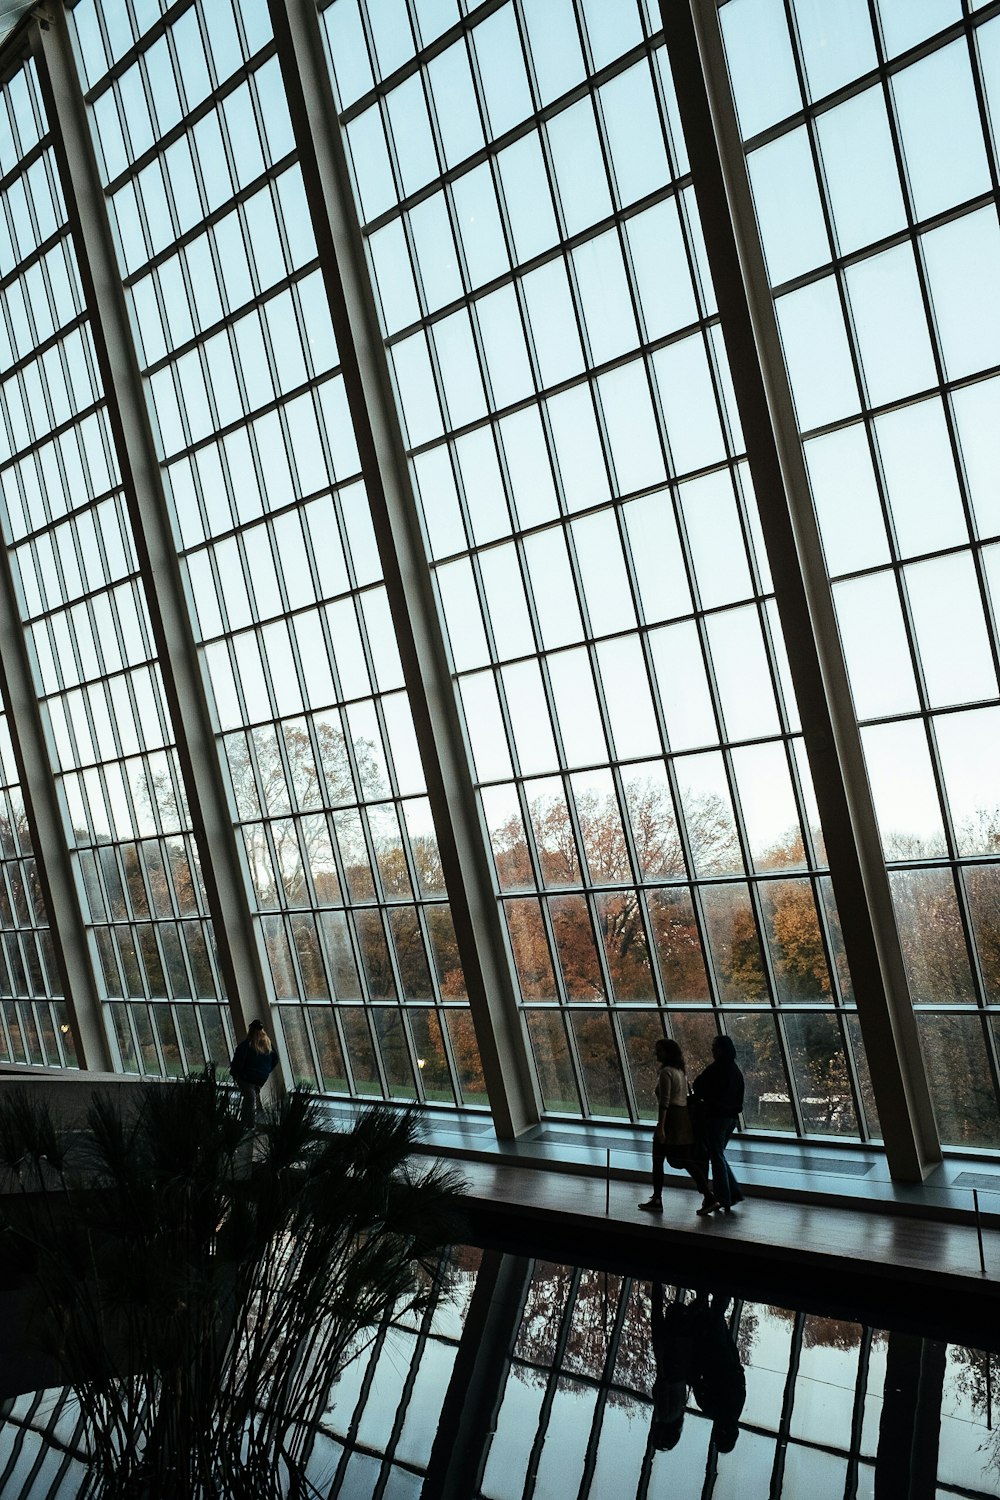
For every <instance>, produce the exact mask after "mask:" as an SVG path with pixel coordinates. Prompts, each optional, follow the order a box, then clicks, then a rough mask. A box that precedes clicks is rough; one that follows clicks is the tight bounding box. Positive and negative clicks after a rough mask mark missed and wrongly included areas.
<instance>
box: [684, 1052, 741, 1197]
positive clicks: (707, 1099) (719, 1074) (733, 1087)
mask: <svg viewBox="0 0 1000 1500" xmlns="http://www.w3.org/2000/svg"><path fill="white" fill-rule="evenodd" d="M712 1056H713V1058H714V1059H715V1061H714V1062H711V1063H709V1065H708V1067H707V1068H706V1069H705V1070H704V1072H702V1073H699V1074H698V1077H697V1078H696V1079H695V1081H694V1089H693V1092H694V1097H695V1099H696V1100H697V1101H698V1104H699V1106H700V1113H701V1121H700V1129H701V1133H702V1137H703V1139H704V1143H705V1146H706V1147H707V1149H708V1157H709V1161H710V1163H711V1167H712V1189H713V1193H714V1196H715V1199H716V1201H717V1203H718V1205H719V1207H720V1208H721V1209H722V1211H723V1212H724V1213H727V1214H729V1213H732V1211H733V1205H734V1204H736V1203H741V1202H742V1201H743V1194H742V1193H741V1192H740V1185H739V1183H738V1182H737V1181H736V1178H735V1177H734V1176H733V1171H732V1168H731V1167H730V1165H729V1163H728V1161H727V1160H726V1147H727V1146H728V1144H729V1139H730V1137H731V1135H732V1133H733V1131H734V1130H735V1129H736V1127H737V1125H738V1124H739V1115H740V1111H741V1110H742V1108H743V1092H744V1084H743V1074H742V1073H741V1072H740V1070H739V1068H738V1067H737V1065H736V1048H735V1047H734V1045H733V1039H732V1037H728V1036H717V1037H716V1038H715V1040H714V1042H713V1043H712Z"/></svg>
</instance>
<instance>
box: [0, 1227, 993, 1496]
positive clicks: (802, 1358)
mask: <svg viewBox="0 0 1000 1500" xmlns="http://www.w3.org/2000/svg"><path fill="white" fill-rule="evenodd" d="M914 1316H915V1319H916V1322H915V1324H914V1325H913V1326H912V1327H910V1328H908V1329H907V1330H906V1331H900V1330H895V1329H894V1330H884V1329H881V1328H878V1327H873V1326H870V1325H867V1326H866V1325H865V1324H864V1323H862V1322H854V1321H846V1320H843V1319H840V1318H833V1317H830V1316H827V1315H825V1314H824V1313H820V1312H815V1311H814V1312H810V1311H809V1310H808V1309H805V1310H803V1309H801V1308H799V1309H797V1310H793V1309H790V1308H787V1307H784V1306H782V1305H781V1304H780V1301H778V1302H773V1303H767V1302H763V1301H753V1302H751V1301H747V1300H740V1299H739V1298H736V1297H733V1296H732V1295H731V1294H730V1292H729V1291H728V1290H727V1288H726V1287H723V1286H718V1287H704V1286H703V1287H700V1288H699V1289H697V1290H695V1289H693V1288H690V1287H689V1288H684V1287H681V1286H677V1285H674V1284H672V1283H669V1282H665V1283H652V1284H651V1283H650V1282H648V1281H644V1280H638V1279H635V1278H632V1277H630V1276H627V1275H616V1274H612V1273H609V1272H604V1271H594V1270H587V1269H579V1268H575V1267H572V1266H569V1265H561V1264H555V1263H552V1262H548V1261H540V1260H531V1259H528V1258H525V1257H522V1256H514V1255H507V1254H502V1253H500V1252H499V1251H495V1250H488V1251H482V1250H479V1249H476V1248H472V1247H465V1248H462V1249H460V1250H459V1251H457V1252H456V1256H455V1268H454V1277H453V1283H452V1289H451V1293H450V1295H449V1296H447V1297H446V1298H444V1299H442V1300H441V1301H440V1302H439V1303H438V1305H437V1306H436V1307H435V1308H434V1309H433V1310H432V1311H431V1312H429V1313H428V1314H427V1315H425V1316H424V1317H423V1318H422V1319H421V1320H419V1321H413V1320H408V1319H403V1320H398V1321H397V1320H391V1321H389V1322H388V1323H386V1324H385V1325H384V1326H382V1327H381V1328H380V1329H379V1330H378V1332H377V1334H376V1336H375V1337H374V1339H372V1340H370V1342H369V1343H368V1344H367V1346H366V1347H365V1348H363V1349H362V1350H360V1351H359V1353H358V1355H357V1357H356V1358H355V1359H354V1360H353V1361H352V1362H351V1364H350V1365H349V1366H348V1367H347V1368H346V1369H345V1371H344V1372H343V1374H342V1376H341V1378H340V1379H339V1380H338V1381H337V1383H336V1385H335V1386H334V1388H333V1391H332V1392H331V1398H330V1403H329V1406H328V1409H327V1411H326V1413H325V1417H324V1419H323V1423H322V1426H321V1430H320V1431H319V1432H318V1433H317V1434H316V1439H315V1446H314V1449H313V1454H312V1461H311V1465H310V1478H311V1480H312V1482H313V1483H314V1484H315V1485H316V1488H317V1491H318V1493H319V1494H321V1495H323V1496H339V1497H345V1500H369V1497H371V1500H380V1497H385V1500H416V1497H418V1496H421V1495H422V1496H423V1497H424V1500H432V1497H437V1496H441V1497H446V1496H453V1497H456V1500H472V1497H483V1500H529V1497H534V1500H572V1497H580V1500H583V1497H608V1500H624V1497H631V1496H632V1495H635V1496H637V1497H643V1496H647V1495H648V1496H650V1497H660V1496H663V1497H667V1496H669V1497H671V1500H687V1497H691V1500H752V1497H755V1496H762V1497H779V1496H783V1497H786V1500H803V1497H808V1500H842V1497H853V1496H859V1497H867V1496H872V1497H874V1496H876V1495H878V1496H880V1497H881V1496H889V1495H893V1496H897V1495H914V1496H915V1495H920V1496H924V1495H926V1496H928V1497H932V1500H943V1497H945V1496H952V1495H954V1496H974V1497H976V1496H990V1497H995V1496H996V1495H997V1493H998V1490H1000V1431H998V1430H997V1421H998V1420H1000V1419H998V1418H997V1417H996V1414H995V1412H994V1407H993V1404H994V1399H995V1390H996V1383H997V1381H998V1379H1000V1356H998V1355H997V1354H995V1353H994V1354H992V1355H990V1354H987V1353H985V1352H984V1351H982V1350H979V1349H975V1348H970V1347H967V1346H962V1345H958V1344H946V1343H942V1342H938V1341H936V1340H931V1339H927V1338H924V1337H923V1336H922V1335H921V1334H920V1332H919V1309H915V1312H914ZM2 1410H3V1417H4V1424H3V1426H2V1427H0V1495H2V1497H3V1500H27V1497H30V1500H57V1497H58V1500H68V1497H70V1496H73V1495H75V1494H77V1492H78V1491H79V1489H80V1488H81V1486H82V1483H83V1478H84V1467H83V1463H82V1461H81V1457H80V1455H79V1452H78V1434H77V1421H76V1413H75V1408H74V1404H73V1401H72V1398H71V1397H70V1396H68V1395H67V1393H65V1392H62V1391H49V1392H44V1393H41V1394H35V1395H28V1396H21V1397H17V1398H15V1399H14V1400H12V1401H9V1402H7V1403H6V1404H5V1405H4V1407H3V1409H2Z"/></svg>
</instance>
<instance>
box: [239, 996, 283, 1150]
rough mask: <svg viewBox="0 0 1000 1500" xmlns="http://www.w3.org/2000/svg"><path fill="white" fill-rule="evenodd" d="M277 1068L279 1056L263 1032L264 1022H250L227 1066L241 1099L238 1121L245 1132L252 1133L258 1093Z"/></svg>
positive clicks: (258, 1100)
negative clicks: (250, 1131) (242, 1039)
mask: <svg viewBox="0 0 1000 1500" xmlns="http://www.w3.org/2000/svg"><path fill="white" fill-rule="evenodd" d="M277 1066H278V1054H277V1053H276V1052H275V1050H274V1047H273V1046H272V1045H271V1038H270V1037H269V1036H268V1034H267V1032H266V1031H265V1030H264V1023H263V1021H251V1022H250V1026H249V1029H248V1030H247V1034H246V1039H245V1040H244V1041H242V1042H240V1044H239V1046H238V1047H237V1049H236V1051H235V1052H234V1053H233V1060H232V1062H231V1063H230V1064H229V1071H230V1073H231V1074H232V1077H233V1082H234V1083H235V1084H236V1086H237V1088H238V1089H239V1091H240V1093H241V1095H242V1096H243V1106H242V1108H241V1110H240V1122H241V1124H242V1125H243V1127H244V1129H245V1130H252V1129H253V1127H254V1126H255V1125H256V1123H257V1109H258V1106H259V1104H260V1091H261V1089H262V1088H263V1087H264V1085H265V1083H266V1082H267V1080H268V1079H269V1078H270V1076H271V1074H272V1073H273V1072H274V1070H275V1068H276V1067H277Z"/></svg>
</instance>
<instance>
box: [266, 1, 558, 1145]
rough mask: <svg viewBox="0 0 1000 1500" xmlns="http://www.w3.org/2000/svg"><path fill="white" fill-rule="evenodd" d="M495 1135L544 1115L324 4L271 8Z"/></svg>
mask: <svg viewBox="0 0 1000 1500" xmlns="http://www.w3.org/2000/svg"><path fill="white" fill-rule="evenodd" d="M268 3H269V8H270V12H271V23H272V26H273V28H274V35H275V39H276V41H277V46H278V58H279V61H280V64H281V72H282V77H283V79H284V84H285V93H286V95H287V99H288V108H289V112H290V114H291V118H292V125H293V129H294V132H295V142H296V146H297V148H298V153H299V166H300V169H301V172H302V178H303V183H304V186H305V192H306V198H307V201H308V203H309V211H310V215H311V218H312V226H313V232H314V234H315V237H316V244H317V246H318V249H319V258H320V264H321V266H322V269H323V276H324V280H325V283H326V291H327V296H328V298H329V302H330V313H331V317H332V320H333V328H334V332H335V334H336V338H337V348H338V350H339V351H340V358H341V364H342V368H343V375H344V385H345V389H346V393H347V400H348V404H349V407H350V411H351V418H352V421H353V423H354V434H355V438H356V440H357V445H358V451H359V453H360V455H361V465H362V471H363V473H364V477H365V484H366V488H367V492H368V498H369V502H370V505H371V514H372V524H373V526H374V529H375V535H376V539H377V542H378V548H379V556H380V558H381V562H382V568H383V573H384V576H385V585H386V591H387V593H388V598H389V607H390V610H391V613H392V620H393V626H394V628H395V631H396V642H397V645H398V648H399V655H400V659H401V661H402V665H403V674H404V678H405V682H406V688H407V693H408V696H409V701H410V709H411V711H412V714H413V723H414V728H415V730H416V736H417V743H418V744H419V747H420V754H421V757H422V760H423V766H424V774H425V777H426V780H427V794H428V797H429V799H430V803H431V809H432V811H433V814H434V824H435V828H436V830H437V837H438V846H439V849H440V852H441V863H442V867H443V870H444V876H445V881H446V883H447V889H448V895H449V899H450V901H451V909H452V917H453V920H454V924H455V933H456V936H457V939H458V946H459V952H460V954H461V957H462V966H463V969H464V971H465V979H466V985H467V988H468V992H469V1003H470V1006H471V1010H472V1019H473V1023H474V1025H475V1030H476V1039H477V1041H478V1044H479V1055H480V1059H481V1061H482V1065H483V1073H484V1076H485V1079H486V1087H487V1092H488V1094H489V1098H490V1103H491V1106H492V1109H493V1120H494V1124H495V1126H496V1131H497V1134H498V1135H499V1136H500V1137H501V1138H504V1139H509V1138H512V1137H515V1136H517V1135H520V1134H521V1133H523V1132H524V1131H525V1130H527V1129H528V1128H530V1127H531V1126H532V1125H533V1124H535V1123H536V1122H537V1120H538V1118H539V1101H538V1096H537V1092H536V1089H535V1085H534V1081H533V1079H532V1077H531V1071H530V1068H529V1066H528V1061H527V1055H526V1050H525V1049H526V1043H525V1039H524V1033H523V1029H522V1026H521V1020H520V1016H519V1014H518V1010H517V1000H516V996H515V993H514V986H513V979H512V974H511V965H510V960H509V958H508V953H507V943H506V937H505V933H504V928H503V918H502V915H501V913H500V910H499V907H498V903H497V899H496V894H495V892H494V888H493V875H492V870H491V867H490V860H489V855H488V853H487V849H486V844H485V837H484V834H483V830H482V825H481V819H480V814H479V807H478V803H477V799H476V794H475V788H474V786H473V783H472V777H471V774H470V770H469V764H468V756H467V753H466V748H465V743H464V737H463V732H462V726H461V721H460V719H459V714H458V707H457V704H456V702H455V693H454V688H453V686H452V681H451V674H450V671H449V666H448V659H447V654H446V651H445V646H444V641H443V638H442V632H441V625H440V620H439V618H438V612H437V605H436V602H435V599H434V592H433V586H432V582H431V577H430V570H429V568H428V565H427V560H426V557H425V554H424V546H423V540H422V538H421V535H420V527H419V522H418V519H417V505H416V499H415V496H414V493H413V489H412V484H411V480H410V473H409V465H408V462H407V457H406V450H405V446H404V443H403V437H402V433H401V431H400V426H399V419H398V416H397V413H396V405H395V397H394V394H393V390H392V383H391V380H390V376H389V363H388V358H387V356H386V353H385V347H384V345H383V342H382V334H381V330H380V328H379V322H378V314H377V311H376V308H375V298H374V293H373V291H372V287H371V282H370V278H369V272H368V267H367V263H366V259H365V250H364V245H363V242H362V236H361V230H360V226H359V224H358V220H357V215H356V213H355V209H354V203H353V196H352V189H351V182H350V176H349V172H348V166H347V158H346V154H345V147H344V142H343V138H342V135H341V131H340V126H339V124H338V120H337V106H336V100H335V98H334V93H333V87H332V84H331V81H330V73H329V68H328V66H327V61H326V48H325V43H324V38H323V35H322V32H321V29H320V23H319V16H318V14H317V9H316V3H315V0H268Z"/></svg>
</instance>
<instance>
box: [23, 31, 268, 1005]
mask: <svg viewBox="0 0 1000 1500" xmlns="http://www.w3.org/2000/svg"><path fill="white" fill-rule="evenodd" d="M36 61H37V64H38V77H39V85H40V88H41V91H42V98H43V100H44V103H45V109H46V113H47V115H48V117H49V120H50V122H51V125H52V130H53V135H54V149H55V155H56V161H57V163H58V167H59V174H60V178H61V181H62V189H63V195H64V197H65V200H66V208H67V213H68V216H69V222H70V227H71V230H72V233H73V239H74V243H75V245H76V251H77V260H78V263H79V269H80V279H81V282H82V284H83V289H84V294H85V297H86V301H87V307H88V309H89V312H90V319H91V331H92V333H93V338H94V347H95V350H96V353H97V361H98V366H99V368H100V372H101V379H102V381H103V383H104V392H105V397H106V399H107V407H108V419H109V422H110V424H111V431H112V434H113V437H114V441H115V448H116V451H117V454H118V464H119V468H120V470H121V475H122V485H123V488H124V492H125V499H126V504H127V507H128V514H129V519H130V521H131V524H132V530H133V534H134V541H135V550H136V555H137V557H138V559H139V566H140V569H141V572H142V580H143V586H144V589H145V597H146V604H147V608H148V610H149V617H150V622H151V626H152V632H153V640H154V644H155V646H156V651H157V658H158V664H159V668H160V673H161V675H162V679H163V688H164V694H165V697H166V700H167V705H168V707H169V709H170V715H171V720H172V723H173V730H174V739H175V744H176V748H177V758H178V761H179V763H180V768H181V774H182V776H183V778H184V787H185V791H186V793H187V798H188V804H189V808H190V813H191V823H192V828H193V832H194V837H195V841H196V843H197V846H198V853H199V856H200V858H201V864H202V875H203V879H204V882H205V891H206V895H207V899H208V907H209V912H210V915H211V918H212V923H213V926H214V930H215V944H216V951H217V953H218V959H219V967H220V970H221V973H222V979H223V983H224V985H225V989H226V996H227V999H228V1002H229V1009H230V1013H231V1015H232V1019H233V1024H234V1026H235V1028H236V1030H237V1033H240V1032H242V1031H244V1030H245V1029H246V1024H247V1021H248V1019H250V1018H252V1017H254V1016H258V1017H259V1018H260V1019H261V1020H262V1021H263V1022H264V1024H265V1025H266V1026H267V1027H268V1030H269V1031H271V1030H272V1029H273V1028H272V1026H271V1023H270V1003H269V992H270V991H269V986H268V983H267V980H266V978H265V972H264V966H263V963H262V958H261V950H260V946H259V943H258V938H257V933H256V931H255V928H254V923H253V919H252V917H251V914H250V905H249V901H248V899H247V888H246V880H245V876H244V871H243V865H242V862H241V858H240V854H239V850H238V847H237V841H236V833H235V828H234V825H233V819H232V817H231V816H230V811H229V805H228V797H227V792H226V785H225V780H224V778H223V774H222V767H221V765H220V762H219V754H218V748H217V745H216V740H215V731H214V725H213V723H212V715H211V711H210V709H209V702H208V693H207V688H206V683H205V677H204V672H203V669H202V665H201V661H200V658H199V656H198V651H197V646H196V643H195V638H194V632H193V630H192V627H191V616H190V612H189V608H188V602H187V597H186V593H185V588H184V580H183V577H182V574H181V567H180V561H179V559H178V556H177V548H176V544H175V542H174V538H173V534H172V531H171V526H170V518H169V514H168V510H167V502H166V496H165V493H164V486H163V478H162V474H161V470H160V462H159V456H158V454H157V452H156V444H155V442H154V438H153V431H152V427H151V425H150V420H149V413H148V411H147V408H146V400H145V396H144V393H143V385H142V378H141V375H140V371H139V364H138V360H137V357H136V352H135V346H134V344H133V340H132V331H131V328H130V325H129V317H128V309H127V307H126V302H125V294H124V291H123V288H122V281H121V274H120V272H119V269H118V265H117V260H116V256H115V249H114V244H113V241H112V237H111V226H110V223H109V220H108V211H107V203H106V200H105V195H104V190H103V187H102V185H101V180H100V174H99V172H98V167H97V158H96V154H95V151H94V145H93V140H92V138H91V133H90V125H89V122H88V119H87V111H86V105H85V103H84V98H83V93H82V90H81V86H80V80H79V77H78V74H77V70H76V63H75V59H74V57H73V50H72V45H71V42H70V36H69V30H68V25H67V20H66V13H65V11H64V9H63V7H62V6H61V5H55V6H53V7H52V9H51V14H48V15H46V17H45V20H44V22H42V24H41V25H40V27H39V30H38V32H37V33H36Z"/></svg>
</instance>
